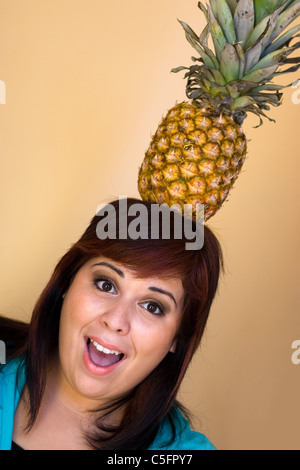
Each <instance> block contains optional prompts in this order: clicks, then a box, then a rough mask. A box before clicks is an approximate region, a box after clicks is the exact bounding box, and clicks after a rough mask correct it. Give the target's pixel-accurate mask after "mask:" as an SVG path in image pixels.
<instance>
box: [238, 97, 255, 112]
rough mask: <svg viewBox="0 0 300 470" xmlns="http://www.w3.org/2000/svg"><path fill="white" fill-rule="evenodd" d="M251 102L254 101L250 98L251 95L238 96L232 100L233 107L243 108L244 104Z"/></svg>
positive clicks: (247, 104)
mask: <svg viewBox="0 0 300 470" xmlns="http://www.w3.org/2000/svg"><path fill="white" fill-rule="evenodd" d="M253 103H255V101H254V98H251V96H239V97H237V98H235V100H234V104H233V109H236V108H245V107H246V106H249V105H251V104H253Z"/></svg>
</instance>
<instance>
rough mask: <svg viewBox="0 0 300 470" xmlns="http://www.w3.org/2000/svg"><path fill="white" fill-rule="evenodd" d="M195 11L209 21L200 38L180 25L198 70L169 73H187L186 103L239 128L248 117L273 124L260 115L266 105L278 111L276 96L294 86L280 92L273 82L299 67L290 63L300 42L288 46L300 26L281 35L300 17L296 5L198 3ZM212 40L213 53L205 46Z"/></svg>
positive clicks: (289, 1)
mask: <svg viewBox="0 0 300 470" xmlns="http://www.w3.org/2000/svg"><path fill="white" fill-rule="evenodd" d="M198 7H199V8H200V10H201V11H202V12H203V13H204V15H205V17H206V20H207V25H206V26H205V28H204V30H203V31H202V33H201V34H200V36H197V34H196V33H195V32H194V31H193V30H192V28H190V26H188V25H187V24H186V23H184V22H183V21H180V23H181V25H182V26H183V28H184V30H185V34H186V37H187V40H188V41H189V43H190V44H191V45H192V46H193V47H194V48H195V49H196V51H197V52H198V54H199V55H200V57H199V58H196V57H192V60H193V61H194V62H200V65H199V64H196V65H192V66H191V67H177V68H175V69H172V72H179V71H182V70H188V71H187V73H186V74H185V78H187V79H188V82H187V87H186V94H187V97H188V98H189V99H191V100H193V101H194V102H195V103H197V105H198V106H200V107H203V106H206V107H207V106H208V107H209V108H211V109H212V110H213V111H215V112H216V113H217V114H220V113H225V114H230V115H232V116H233V118H234V120H235V121H236V122H237V123H238V124H242V122H243V120H244V119H245V117H246V116H247V113H248V112H251V113H254V114H256V115H257V116H259V118H260V124H261V123H262V116H263V117H266V118H268V119H269V120H271V121H273V119H271V118H270V117H268V116H267V115H266V114H265V112H264V111H269V109H270V105H272V106H279V105H280V104H281V98H282V93H280V91H281V90H282V89H283V88H286V87H288V86H291V85H292V83H291V84H290V85H287V86H282V85H279V84H276V83H271V82H272V80H273V78H277V77H278V76H280V75H282V74H286V73H290V72H295V71H296V70H298V68H299V67H300V63H299V62H300V58H299V57H296V58H288V56H289V55H290V54H291V53H292V52H294V51H295V50H296V49H298V48H299V47H300V42H296V43H295V44H294V45H292V46H290V43H291V41H292V40H293V39H295V38H296V37H299V36H300V35H299V34H297V33H298V32H299V30H300V25H297V26H294V27H292V28H291V29H289V30H288V31H285V30H286V28H287V27H288V26H289V24H290V23H292V22H293V21H294V20H295V19H296V18H297V17H298V16H299V14H300V1H299V0H210V1H209V5H207V7H205V6H204V5H203V4H202V3H201V2H199V3H198ZM284 31H285V32H284ZM210 36H211V38H212V41H213V45H214V49H215V51H214V52H213V51H212V50H211V49H210V47H209V45H208V41H209V37H210ZM288 64H294V65H292V66H290V65H288ZM287 65H288V67H285V68H282V66H287ZM260 124H259V125H260Z"/></svg>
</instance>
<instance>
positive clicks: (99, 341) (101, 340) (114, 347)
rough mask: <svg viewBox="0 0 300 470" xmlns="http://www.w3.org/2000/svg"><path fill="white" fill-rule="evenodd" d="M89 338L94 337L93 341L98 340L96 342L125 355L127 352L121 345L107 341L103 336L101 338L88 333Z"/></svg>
mask: <svg viewBox="0 0 300 470" xmlns="http://www.w3.org/2000/svg"><path fill="white" fill-rule="evenodd" d="M87 338H89V339H92V340H93V341H96V343H98V344H100V345H101V346H103V347H104V348H107V349H110V350H111V351H118V352H119V353H121V354H123V355H125V352H124V351H123V350H122V349H121V348H120V347H119V346H116V345H115V344H112V343H108V342H107V341H105V340H104V339H102V338H99V337H98V336H94V335H88V336H87V337H86V339H87Z"/></svg>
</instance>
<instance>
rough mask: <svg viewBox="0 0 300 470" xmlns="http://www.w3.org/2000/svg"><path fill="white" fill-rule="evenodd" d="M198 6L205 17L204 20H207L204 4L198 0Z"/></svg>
mask: <svg viewBox="0 0 300 470" xmlns="http://www.w3.org/2000/svg"><path fill="white" fill-rule="evenodd" d="M198 8H200V10H201V11H202V13H204V16H205V18H206V21H208V11H207V8H205V6H204V5H203V3H202V2H198Z"/></svg>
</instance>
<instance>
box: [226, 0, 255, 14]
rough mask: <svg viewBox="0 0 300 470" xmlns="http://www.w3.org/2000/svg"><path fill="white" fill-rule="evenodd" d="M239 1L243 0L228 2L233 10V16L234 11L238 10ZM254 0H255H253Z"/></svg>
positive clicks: (228, 0) (230, 0) (229, 0)
mask: <svg viewBox="0 0 300 470" xmlns="http://www.w3.org/2000/svg"><path fill="white" fill-rule="evenodd" d="M238 1H241V0H227V4H228V6H229V8H230V11H231V14H232V16H233V15H234V12H235V10H236V7H237V5H238ZM252 1H253V0H252Z"/></svg>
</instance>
